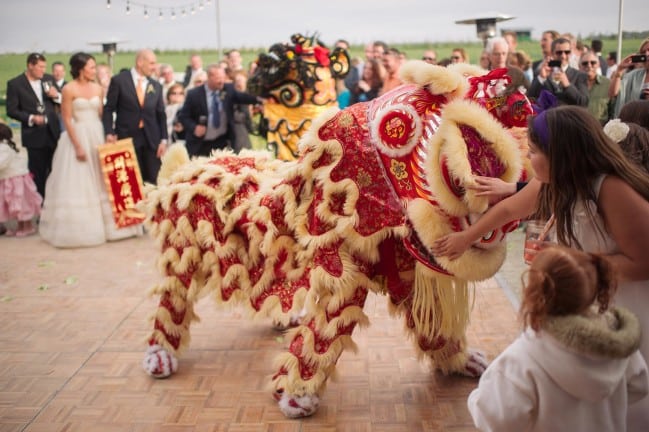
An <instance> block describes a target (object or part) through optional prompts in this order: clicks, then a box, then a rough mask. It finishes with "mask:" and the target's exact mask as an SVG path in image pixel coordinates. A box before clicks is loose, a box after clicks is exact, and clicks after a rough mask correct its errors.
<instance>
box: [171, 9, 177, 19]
mask: <svg viewBox="0 0 649 432" xmlns="http://www.w3.org/2000/svg"><path fill="white" fill-rule="evenodd" d="M171 19H172V20H175V19H176V11H175V10H173V9H171Z"/></svg>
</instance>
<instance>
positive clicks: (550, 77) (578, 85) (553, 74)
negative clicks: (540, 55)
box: [527, 38, 588, 107]
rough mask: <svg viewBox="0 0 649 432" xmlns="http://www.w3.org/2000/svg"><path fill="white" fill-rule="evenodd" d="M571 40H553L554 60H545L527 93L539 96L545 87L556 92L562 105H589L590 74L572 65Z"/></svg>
mask: <svg viewBox="0 0 649 432" xmlns="http://www.w3.org/2000/svg"><path fill="white" fill-rule="evenodd" d="M571 53H572V50H571V45H570V41H569V40H568V39H565V38H558V39H555V40H554V41H553V42H552V60H554V61H555V62H557V65H556V66H554V65H553V64H551V62H550V61H549V60H547V59H546V60H543V62H542V63H541V65H540V69H539V74H538V75H537V76H536V77H535V78H534V80H533V81H532V85H531V86H530V90H529V91H528V92H527V95H528V96H529V97H531V98H537V97H538V96H539V94H540V93H541V90H543V89H545V90H547V91H549V92H551V93H552V94H554V95H555V96H556V97H557V99H558V100H559V103H560V104H562V105H581V106H584V107H585V106H588V76H587V75H586V74H585V73H583V72H580V71H578V70H577V69H574V68H572V67H570V65H569V62H570V54H571Z"/></svg>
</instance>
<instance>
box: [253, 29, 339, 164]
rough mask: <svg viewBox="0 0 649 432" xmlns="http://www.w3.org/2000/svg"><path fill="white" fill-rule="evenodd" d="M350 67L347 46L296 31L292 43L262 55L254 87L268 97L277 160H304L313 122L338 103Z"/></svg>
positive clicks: (272, 145) (270, 136)
mask: <svg viewBox="0 0 649 432" xmlns="http://www.w3.org/2000/svg"><path fill="white" fill-rule="evenodd" d="M349 68H350V60H349V55H348V54H347V51H346V50H344V49H342V48H339V47H336V48H335V49H334V50H333V51H331V52H330V51H329V49H328V48H327V47H325V46H324V44H323V43H322V42H320V41H319V40H318V39H317V37H316V36H312V37H305V36H302V35H301V34H295V35H293V36H291V43H290V44H282V43H277V44H274V45H273V46H271V47H270V49H269V50H268V53H263V54H260V55H259V58H258V59H257V69H256V71H255V73H254V74H253V75H252V76H251V77H250V79H249V80H248V91H250V92H251V93H253V94H256V95H258V96H261V97H263V98H265V99H266V102H265V103H264V118H265V120H266V121H267V129H268V131H267V133H266V138H267V140H268V148H269V150H271V151H272V152H274V153H275V155H276V156H277V158H279V159H282V160H295V159H297V158H298V153H299V152H298V142H299V140H300V137H301V136H302V135H304V134H305V133H306V131H307V130H308V129H309V128H310V127H311V123H312V121H313V120H314V119H315V118H316V117H318V116H319V115H320V114H322V113H323V112H324V111H326V110H328V109H329V108H331V107H334V106H338V102H337V100H336V79H338V78H343V77H345V76H346V75H347V73H348V72H349Z"/></svg>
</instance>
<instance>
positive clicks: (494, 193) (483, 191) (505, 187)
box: [467, 176, 516, 202]
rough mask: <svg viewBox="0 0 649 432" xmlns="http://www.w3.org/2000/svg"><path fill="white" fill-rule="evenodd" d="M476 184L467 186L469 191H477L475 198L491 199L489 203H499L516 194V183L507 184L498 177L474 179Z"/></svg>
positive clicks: (478, 177) (477, 177)
mask: <svg viewBox="0 0 649 432" xmlns="http://www.w3.org/2000/svg"><path fill="white" fill-rule="evenodd" d="M474 179H475V182H476V184H475V185H472V186H467V189H471V190H474V191H476V194H475V196H477V197H483V196H486V197H488V198H489V202H492V201H499V200H501V199H503V198H506V197H508V196H509V195H512V194H514V193H516V183H507V182H505V181H504V180H501V179H499V178H498V177H483V176H475V177H474Z"/></svg>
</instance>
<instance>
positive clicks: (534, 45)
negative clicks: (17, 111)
mask: <svg viewBox="0 0 649 432" xmlns="http://www.w3.org/2000/svg"><path fill="white" fill-rule="evenodd" d="M603 42H604V52H608V51H615V50H616V49H617V40H616V39H604V40H603ZM640 42H641V39H626V40H624V41H623V44H622V55H623V56H625V55H628V54H631V53H632V52H635V51H636V50H637V49H638V47H639V45H640ZM584 43H586V44H589V43H590V40H585V41H584ZM518 45H519V50H522V51H525V52H526V53H527V54H529V55H530V57H532V59H538V58H539V57H540V48H539V43H538V41H535V40H534V41H521V42H519V44H518ZM395 46H396V47H397V48H398V49H399V50H401V51H403V52H405V53H406V55H407V56H408V58H410V59H418V58H421V55H422V53H423V52H424V51H425V50H427V49H431V48H432V49H435V50H436V51H437V57H438V59H442V58H444V57H449V56H450V55H451V51H452V49H453V48H455V47H462V48H464V49H465V50H466V51H467V53H468V54H469V59H470V60H471V62H472V63H476V62H477V60H478V58H479V57H480V52H481V51H482V43H481V42H479V41H476V42H475V43H466V42H462V43H460V42H444V43H417V44H397V45H395ZM267 48H268V47H260V48H259V49H245V50H242V51H241V55H242V58H243V61H244V65H248V64H249V63H250V62H251V61H253V60H255V59H256V58H257V55H258V54H259V53H260V52H264V51H265V50H266V49H267ZM193 52H194V51H191V50H186V51H162V52H157V56H158V62H160V63H169V64H170V65H172V66H173V68H174V70H175V71H176V72H183V71H184V70H185V66H186V65H187V62H188V60H189V56H190V54H191V53H193ZM196 52H198V53H199V54H200V55H201V56H202V57H203V62H204V64H209V63H215V62H217V61H218V60H219V59H218V54H217V51H216V50H199V51H196ZM44 54H45V56H46V57H47V62H48V69H49V65H51V64H52V63H53V62H55V61H61V62H63V63H64V64H65V65H67V64H68V60H69V58H70V55H71V54H72V53H44ZM92 54H93V55H94V56H95V58H96V59H97V61H98V62H107V57H106V55H105V54H103V53H101V52H93V53H92ZM350 54H351V56H352V58H354V57H358V58H363V57H364V55H365V54H364V47H363V46H360V45H356V46H352V47H351V48H350ZM134 56H135V53H134V52H127V51H124V52H117V54H116V55H115V58H114V70H115V71H119V70H120V69H121V68H130V67H131V66H132V65H133V62H134ZM26 58H27V53H23V54H0V118H3V119H4V120H5V121H7V120H8V119H7V117H6V113H5V107H4V98H5V93H6V89H7V81H8V80H9V79H11V78H13V77H15V76H16V75H18V74H20V73H21V72H22V71H24V70H25V60H26ZM68 69H69V68H68ZM68 79H70V77H69V76H68Z"/></svg>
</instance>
